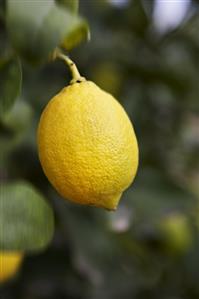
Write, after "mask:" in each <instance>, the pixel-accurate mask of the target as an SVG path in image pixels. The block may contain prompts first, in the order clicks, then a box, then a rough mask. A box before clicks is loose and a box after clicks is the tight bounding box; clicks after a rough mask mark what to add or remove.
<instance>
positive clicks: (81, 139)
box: [37, 78, 138, 210]
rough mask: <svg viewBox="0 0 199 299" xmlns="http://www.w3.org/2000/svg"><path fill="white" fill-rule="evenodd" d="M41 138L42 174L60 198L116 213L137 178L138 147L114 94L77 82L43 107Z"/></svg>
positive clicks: (90, 84)
mask: <svg viewBox="0 0 199 299" xmlns="http://www.w3.org/2000/svg"><path fill="white" fill-rule="evenodd" d="M80 79H82V78H80ZM37 137H38V138H37V139H38V149H39V158H40V161H41V165H42V167H43V170H44V172H45V174H46V176H47V177H48V179H49V181H50V182H51V183H52V185H53V186H54V188H55V189H56V190H57V191H58V193H59V194H60V195H61V196H62V197H64V198H67V199H70V200H72V201H74V202H76V203H80V204H88V205H95V206H97V207H104V208H106V209H109V210H115V209H116V207H117V204H118V201H119V199H120V197H121V195H122V192H123V191H124V190H125V189H126V188H127V187H128V186H129V185H130V184H131V182H132V181H133V179H134V177H135V174H136V171H137V166H138V145H137V140H136V136H135V133H134V129H133V126H132V124H131V122H130V120H129V118H128V116H127V114H126V112H125V111H124V109H123V108H122V106H121V105H120V104H119V102H118V101H117V100H116V99H115V98H113V96H111V95H110V94H108V93H106V92H105V91H103V90H101V89H100V88H99V87H98V86H97V85H95V84H94V83H93V82H91V81H86V80H74V79H73V80H72V84H71V85H69V86H67V87H65V88H63V89H62V90H61V92H60V93H58V94H57V95H56V96H55V97H54V98H53V99H52V100H51V101H50V102H49V103H48V105H47V106H46V108H45V109H44V111H43V113H42V116H41V119H40V123H39V127H38V136H37Z"/></svg>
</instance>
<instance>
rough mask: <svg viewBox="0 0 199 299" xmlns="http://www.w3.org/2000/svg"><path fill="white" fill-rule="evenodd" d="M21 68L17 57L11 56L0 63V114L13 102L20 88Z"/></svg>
mask: <svg viewBox="0 0 199 299" xmlns="http://www.w3.org/2000/svg"><path fill="white" fill-rule="evenodd" d="M21 82H22V70H21V64H20V61H19V59H17V58H13V59H11V60H8V61H6V62H2V64H1V65H0V116H2V115H4V114H5V113H6V112H7V111H8V110H9V109H10V108H11V107H12V105H13V104H14V102H15V100H16V98H17V96H18V95H19V92H20V90H21Z"/></svg>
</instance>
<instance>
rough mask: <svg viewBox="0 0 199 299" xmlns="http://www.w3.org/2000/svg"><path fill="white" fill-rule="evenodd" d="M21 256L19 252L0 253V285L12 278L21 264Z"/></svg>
mask: <svg viewBox="0 0 199 299" xmlns="http://www.w3.org/2000/svg"><path fill="white" fill-rule="evenodd" d="M22 259H23V254H22V253H21V252H3V251H0V283H3V282H5V281H7V280H8V279H9V278H11V277H13V276H14V275H15V273H16V272H17V270H18V269H19V266H20V264H21V262H22Z"/></svg>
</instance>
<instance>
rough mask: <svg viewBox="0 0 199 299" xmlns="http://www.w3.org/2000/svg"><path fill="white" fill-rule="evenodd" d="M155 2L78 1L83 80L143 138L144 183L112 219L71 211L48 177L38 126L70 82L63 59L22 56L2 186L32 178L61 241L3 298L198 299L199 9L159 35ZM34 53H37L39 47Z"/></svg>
mask: <svg viewBox="0 0 199 299" xmlns="http://www.w3.org/2000/svg"><path fill="white" fill-rule="evenodd" d="M46 1H47V0H46ZM180 1H183V0H180ZM60 2H62V4H63V3H64V1H60ZM153 4H154V2H153V1H152V0H129V1H128V2H127V5H125V6H123V7H118V6H116V5H111V4H110V3H109V2H108V1H105V0H86V1H80V9H79V12H80V14H81V15H82V16H84V18H86V19H87V21H88V23H89V26H90V30H91V41H90V42H89V43H82V44H81V45H79V46H78V47H75V48H73V50H72V51H71V53H70V55H71V57H72V58H73V59H74V60H75V62H76V63H77V65H78V67H79V69H80V71H81V73H82V74H83V75H84V76H85V77H86V78H89V79H91V80H92V81H95V82H96V83H97V84H98V85H99V86H101V87H102V88H104V89H105V90H107V91H109V92H111V93H112V94H113V95H115V97H117V98H118V99H119V100H120V102H121V103H122V105H123V106H124V107H125V109H126V111H127V112H128V114H129V116H130V117H131V118H132V120H133V123H134V126H135V130H136V133H137V136H138V141H139V146H140V167H139V171H138V175H137V177H136V180H135V182H134V184H133V185H132V186H131V187H130V188H129V189H128V191H126V192H125V194H124V195H123V198H122V201H121V203H120V206H119V208H118V210H117V211H116V212H115V213H110V212H106V211H104V210H98V209H95V208H93V207H82V206H76V205H74V204H71V203H70V202H65V201H63V200H62V199H60V197H59V196H58V195H57V193H56V192H55V191H54V190H53V188H52V187H51V186H50V184H49V183H48V181H47V179H46V178H45V176H44V174H43V172H42V170H41V166H40V164H39V161H38V155H37V148H36V140H35V134H36V128H37V124H38V120H39V117H40V115H41V112H42V109H43V108H44V107H45V105H46V104H47V102H48V101H49V99H50V98H51V97H52V96H53V95H55V94H56V93H57V92H58V91H59V90H60V89H61V88H62V87H63V86H65V85H66V84H67V83H68V82H69V80H70V74H69V72H68V70H67V68H66V67H65V65H64V64H63V63H62V62H61V61H56V62H52V61H49V62H45V63H42V64H37V63H36V64H35V61H33V60H34V59H32V56H31V55H32V54H31V55H29V54H30V53H29V52H23V51H21V52H20V51H19V54H20V59H21V61H22V71H23V81H22V90H21V93H20V95H19V96H18V99H17V100H16V102H15V103H14V106H12V105H11V104H12V103H7V104H6V105H8V106H12V107H11V110H9V111H8V112H7V111H6V112H4V111H3V108H2V107H3V106H1V108H2V111H3V113H1V123H0V148H1V171H0V178H1V186H3V185H4V184H5V183H6V182H15V181H17V180H19V179H20V180H21V179H23V180H25V181H27V182H30V183H31V184H32V185H33V186H34V187H35V188H37V190H39V191H40V193H41V194H43V196H44V197H45V198H46V200H47V201H48V202H49V205H50V206H52V208H53V211H54V215H55V233H54V237H53V240H52V242H51V243H50V245H49V246H48V247H47V248H46V249H45V250H43V251H39V252H36V253H35V252H31V251H27V252H26V258H25V260H24V263H23V265H22V268H21V270H20V272H19V273H18V274H17V276H16V277H15V278H14V279H13V280H11V281H9V282H7V283H6V284H4V285H2V286H1V287H0V295H1V298H3V299H15V298H17V299H62V298H70V299H76V298H77V299H79V298H82V299H98V298H103V299H112V298H125V299H130V298H131V299H132V298H135V299H146V298H147V299H150V298H151V299H156V298H157V299H160V298H161V299H192V298H193V299H198V298H199V283H198V282H199V76H198V73H199V33H198V32H199V3H198V1H192V2H191V3H190V6H189V10H188V11H187V15H186V17H185V18H184V20H183V22H182V24H181V25H180V26H179V27H178V28H175V29H174V30H170V31H166V32H165V33H162V34H160V33H159V32H158V31H157V30H156V29H155V27H154V25H153V18H152V15H153ZM0 7H1V19H0V42H1V48H0V53H1V63H0V74H1V75H0V76H1V77H0V79H1V81H0V87H1V90H0V94H1V102H2V101H3V100H2V99H3V98H4V99H5V98H6V99H7V93H6V96H5V97H4V95H3V94H2V92H4V91H5V88H4V87H5V86H6V88H7V90H9V92H10V91H12V90H14V91H15V90H16V89H15V85H17V80H20V78H19V76H20V75H19V73H18V74H17V75H16V72H14V71H13V72H12V71H11V76H8V79H7V71H6V70H5V68H4V66H5V63H4V62H5V59H8V56H9V55H8V53H10V41H9V38H8V36H9V35H8V32H7V27H6V25H5V23H6V21H5V18H4V15H5V14H6V2H5V1H1V6H0ZM60 22H61V20H60ZM46 34H47V33H46ZM29 38H30V39H31V36H29ZM47 40H48V39H47ZM27 44H29V42H28V41H27ZM20 46H21V45H20ZM33 47H34V50H35V52H34V51H33V52H34V53H33V54H35V53H37V51H38V49H39V47H40V43H36V44H34V45H33ZM19 48H20V47H19ZM20 49H21V48H20ZM24 53H25V54H24ZM26 54H27V55H26ZM27 56H28V59H29V60H28V61H27V59H26V58H27ZM33 56H34V55H33ZM31 59H32V61H31ZM8 61H9V63H11V62H12V61H11V60H10V58H9V59H8ZM30 61H31V63H30ZM32 62H33V63H32ZM6 63H7V62H6ZM14 63H17V62H16V61H15V62H14ZM13 74H14V75H13ZM12 75H13V76H14V77H12ZM6 92H7V91H6ZM13 93H14V92H13ZM11 99H14V97H12V96H11ZM1 105H2V104H1ZM8 108H10V107H8ZM6 109H7V107H6ZM1 195H2V194H1ZM27 200H28V198H27Z"/></svg>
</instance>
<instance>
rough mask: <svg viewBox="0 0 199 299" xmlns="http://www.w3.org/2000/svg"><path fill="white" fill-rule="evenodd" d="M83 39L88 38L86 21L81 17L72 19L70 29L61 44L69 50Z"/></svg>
mask: <svg viewBox="0 0 199 299" xmlns="http://www.w3.org/2000/svg"><path fill="white" fill-rule="evenodd" d="M83 40H90V32H89V27H88V23H87V22H86V21H85V20H83V19H80V18H79V19H76V20H74V23H73V27H72V28H71V31H70V32H68V35H67V36H66V37H65V39H64V41H63V43H62V44H61V46H62V47H63V48H64V49H66V50H68V51H70V50H71V49H73V48H74V47H76V46H77V45H78V44H80V43H81V42H82V41H83Z"/></svg>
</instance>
